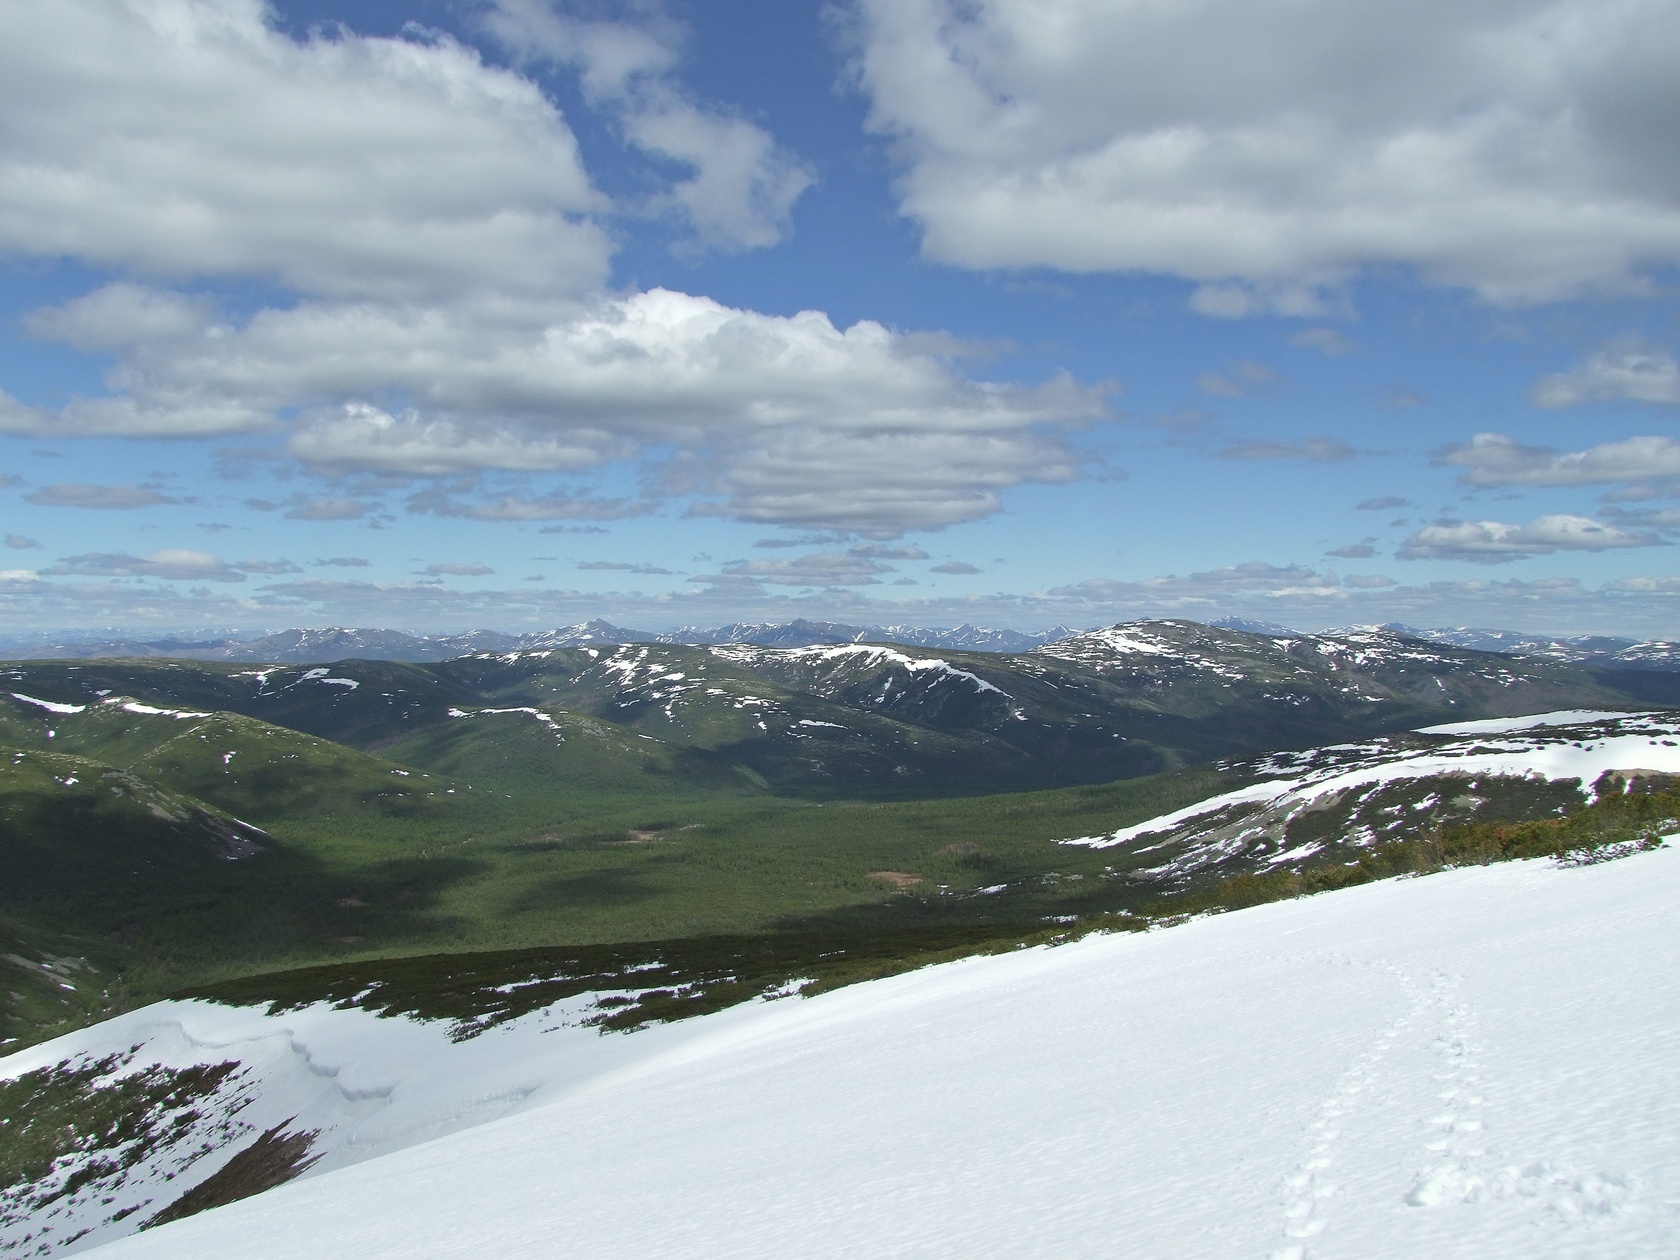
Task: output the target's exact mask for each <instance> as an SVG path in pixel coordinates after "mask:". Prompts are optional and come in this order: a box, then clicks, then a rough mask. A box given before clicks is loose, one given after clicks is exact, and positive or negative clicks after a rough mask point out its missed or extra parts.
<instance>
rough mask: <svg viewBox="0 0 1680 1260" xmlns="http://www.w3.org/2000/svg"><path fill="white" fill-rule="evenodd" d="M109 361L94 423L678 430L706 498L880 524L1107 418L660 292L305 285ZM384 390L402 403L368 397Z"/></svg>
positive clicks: (352, 444)
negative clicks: (346, 296)
mask: <svg viewBox="0 0 1680 1260" xmlns="http://www.w3.org/2000/svg"><path fill="white" fill-rule="evenodd" d="M124 302H125V303H126V304H128V305H130V306H133V305H136V303H135V302H134V301H133V300H132V298H131V297H130V296H129V295H126V294H125V296H124ZM83 304H87V305H88V306H90V307H96V308H97V307H100V306H101V299H100V297H99V295H98V294H95V295H92V296H91V297H90V298H88V299H79V300H78V302H76V303H72V304H70V308H75V310H74V311H73V312H72V313H71V314H66V315H64V316H62V317H61V316H60V315H58V314H57V313H53V314H50V315H48V314H43V315H42V316H41V317H40V318H39V320H38V322H39V323H40V324H41V326H43V327H45V326H49V325H52V326H58V324H56V323H55V321H59V320H60V319H61V318H62V320H63V322H64V323H66V324H68V323H75V322H76V321H77V320H79V319H80V318H81V316H80V314H79V311H80V309H81V308H82V306H83ZM70 308H66V309H67V310H69V309H70ZM117 379H118V380H119V381H120V382H121V383H122V384H123V385H124V386H125V387H126V389H127V391H128V392H127V394H126V395H124V396H123V397H122V398H121V399H119V400H118V402H117V404H114V405H113V406H111V407H110V408H107V409H106V410H105V411H103V412H101V413H100V415H101V416H102V417H103V418H104V420H107V421H110V422H111V427H109V428H107V427H103V425H102V426H101V427H99V428H98V429H97V430H96V431H106V432H118V433H125V434H131V435H142V434H150V433H158V432H162V433H173V432H176V431H177V430H176V429H175V427H174V423H173V420H172V419H171V417H173V416H175V415H177V414H179V413H182V412H184V413H186V414H189V415H192V416H195V417H202V416H207V415H213V414H217V413H225V414H226V415H227V416H228V420H227V428H226V431H229V432H237V431H240V430H244V429H248V428H252V427H276V426H279V425H280V424H281V420H280V419H279V416H278V413H279V412H280V411H282V410H283V409H286V408H289V407H301V408H302V409H303V414H302V418H301V419H299V420H298V421H296V422H295V424H294V425H293V427H292V429H291V433H290V438H289V449H290V451H291V452H292V454H294V455H296V456H297V457H298V458H300V459H302V460H305V461H306V462H308V463H311V464H314V465H317V466H319V467H322V468H326V469H332V470H340V471H342V470H369V471H376V472H382V473H395V474H399V475H406V476H422V477H440V476H446V475H451V474H456V473H462V472H478V471H485V470H507V471H515V472H530V471H579V470H583V469H587V468H592V467H596V466H599V465H601V464H604V463H607V462H610V461H613V460H623V459H628V458H634V457H636V456H638V455H639V454H641V453H643V452H645V451H647V450H649V449H650V448H655V447H665V448H672V447H674V448H677V449H680V450H682V451H684V452H686V453H687V455H686V457H685V458H684V459H683V460H680V461H679V463H678V465H676V466H674V467H673V469H672V470H671V474H670V476H668V477H667V478H666V480H667V481H669V482H670V483H671V486H672V487H676V486H677V485H678V483H679V482H680V483H681V486H682V490H683V492H684V493H697V494H700V495H701V496H702V497H704V498H705V499H706V500H707V501H708V502H709V503H710V505H711V506H710V507H709V508H707V509H705V510H712V511H722V512H727V513H728V514H730V515H734V516H738V517H740V518H742V519H746V520H752V521H759V522H763V523H773V524H794V525H806V526H815V527H830V528H841V529H848V530H858V531H861V532H869V533H872V534H882V533H885V534H894V533H898V532H901V531H902V530H904V529H907V528H937V527H939V526H942V525H949V524H952V523H954V522H957V521H963V520H971V519H974V518H975V517H979V516H984V515H987V514H988V513H990V512H993V511H996V510H997V508H998V506H999V499H998V493H999V492H1000V491H1001V490H1004V489H1006V488H1008V487H1010V486H1014V485H1019V484H1021V483H1022V482H1027V481H1065V480H1068V479H1071V478H1072V477H1074V476H1076V475H1077V474H1078V471H1079V469H1078V463H1077V460H1076V459H1075V457H1074V456H1073V455H1072V454H1071V452H1070V451H1069V450H1068V448H1067V446H1066V444H1065V441H1064V440H1063V438H1062V437H1061V436H1060V435H1059V433H1058V432H1057V429H1058V426H1062V425H1066V424H1068V423H1080V422H1086V421H1090V420H1094V419H1098V418H1100V417H1102V416H1104V415H1105V414H1106V409H1105V405H1104V403H1103V400H1102V395H1101V393H1100V392H1099V391H1098V390H1095V389H1091V388H1087V387H1083V386H1080V385H1078V384H1076V383H1074V382H1072V381H1070V380H1067V379H1065V378H1061V379H1056V380H1052V381H1050V382H1048V383H1047V384H1044V385H1041V386H1038V387H1036V388H1026V387H1020V386H1006V385H988V384H982V383H975V382H972V381H969V380H966V379H964V378H962V377H961V376H958V375H956V374H955V373H954V372H953V371H952V369H951V367H950V365H949V364H948V363H947V362H945V361H944V360H943V359H941V358H939V357H936V356H933V355H930V354H926V353H921V352H917V351H914V350H912V349H910V348H909V347H908V346H907V345H906V344H905V340H904V338H902V337H901V336H900V335H899V334H897V333H894V332H891V331H889V330H887V329H886V328H883V327H882V326H881V325H879V324H876V323H873V322H871V321H867V320H866V321H861V322H859V323H857V324H854V325H852V326H851V327H850V328H846V329H839V328H836V327H835V326H834V325H833V324H832V323H830V322H829V320H828V319H827V317H826V316H824V315H822V314H821V313H820V312H816V311H805V312H802V313H800V314H798V315H793V316H770V315H761V314H757V313H755V312H752V311H741V310H735V309H732V308H729V307H726V306H723V305H721V304H719V303H717V302H714V301H711V300H710V299H707V298H699V297H692V296H689V295H686V294H681V293H674V292H670V291H668V290H663V289H656V290H652V291H649V292H646V293H640V294H636V295H633V296H632V297H629V298H622V299H619V298H614V299H601V300H599V301H597V302H595V303H593V304H591V305H590V306H589V307H587V308H585V309H581V310H580V309H578V308H576V307H564V308H559V309H558V310H556V309H554V308H548V307H533V306H528V305H517V306H511V307H498V308H495V309H488V308H486V307H484V306H482V305H477V304H467V305H464V306H462V307H459V308H453V307H427V308H407V307H387V306H375V305H370V304H356V305H345V304H335V303H302V304H299V305H298V306H296V307H294V308H292V309H290V310H283V311H282V310H265V311H261V312H259V313H258V314H257V315H255V316H253V317H252V318H251V319H249V320H248V321H247V322H246V323H245V324H244V325H242V326H239V325H233V324H212V325H207V326H203V327H200V328H199V329H197V330H195V331H194V332H193V333H192V334H191V335H186V336H171V337H170V338H168V339H160V340H148V341H143V342H141V343H139V344H138V345H135V346H133V347H132V348H131V350H130V353H129V356H128V357H127V358H126V359H124V360H123V361H122V363H121V365H120V367H119V369H118V371H117ZM390 394H397V395H406V396H408V397H409V398H411V399H414V400H415V405H413V406H411V407H408V408H405V409H402V410H399V411H395V412H393V411H390V410H386V409H384V408H382V407H380V406H377V405H375V404H373V403H371V402H368V401H365V400H366V399H367V398H369V397H376V396H384V395H390ZM89 414H91V413H90V411H89V409H88V408H86V407H84V408H82V409H81V410H80V411H76V410H74V409H72V410H71V411H67V412H66V414H65V415H64V416H63V417H62V419H61V420H59V421H58V422H57V423H58V425H59V426H61V427H69V426H72V425H74V424H76V423H78V421H79V420H85V418H86V417H87V416H88V415H89ZM150 417H162V418H163V419H162V422H161V424H154V423H153V422H152V420H151V419H150ZM508 518H509V519H535V517H534V516H531V515H521V514H520V512H519V511H518V510H511V509H510V512H509V513H508Z"/></svg>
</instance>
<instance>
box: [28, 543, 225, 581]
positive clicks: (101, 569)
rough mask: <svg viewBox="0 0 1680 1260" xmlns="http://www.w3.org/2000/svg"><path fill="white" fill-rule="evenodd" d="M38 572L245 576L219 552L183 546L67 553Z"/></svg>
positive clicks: (215, 578) (193, 578)
mask: <svg viewBox="0 0 1680 1260" xmlns="http://www.w3.org/2000/svg"><path fill="white" fill-rule="evenodd" d="M41 573H42V574H43V575H44V576H53V577H59V576H65V577H145V578H165V579H168V580H170V581H177V582H243V581H244V580H245V574H244V573H242V572H240V571H239V569H237V568H235V567H234V566H233V565H230V564H229V563H228V562H227V561H226V560H223V559H222V558H221V557H220V556H215V555H212V554H211V553H210V552H208V551H192V550H189V549H187V548H184V547H169V548H164V549H163V550H161V551H154V552H152V553H151V554H150V555H145V556H131V555H129V554H127V553H126V552H104V551H102V552H90V553H88V554H86V555H80V556H66V557H65V558H64V559H63V560H61V561H60V562H59V563H58V564H56V565H54V566H53V567H52V568H50V569H42V570H41Z"/></svg>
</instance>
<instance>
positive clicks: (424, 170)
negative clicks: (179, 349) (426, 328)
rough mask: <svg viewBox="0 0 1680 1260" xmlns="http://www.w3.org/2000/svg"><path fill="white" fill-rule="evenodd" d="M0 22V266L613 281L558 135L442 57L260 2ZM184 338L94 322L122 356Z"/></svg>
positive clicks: (77, 1) (440, 42) (313, 284)
mask: <svg viewBox="0 0 1680 1260" xmlns="http://www.w3.org/2000/svg"><path fill="white" fill-rule="evenodd" d="M5 7H6V23H5V24H6V32H7V38H6V40H5V42H4V45H3V46H0V113H3V114H4V116H5V118H6V119H7V123H8V126H7V127H6V130H5V135H4V138H3V140H0V207H3V209H0V248H5V249H8V250H11V251H15V252H22V253H28V254H34V255H40V256H62V257H71V258H77V259H80V260H82V261H84V262H88V263H91V264H93V265H95V266H102V267H114V268H120V269H123V270H126V271H130V272H133V273H136V274H140V275H146V276H154V277H196V276H205V275H223V276H253V275H254V276H260V277H264V278H267V279H270V280H274V281H277V282H279V283H281V284H284V285H287V286H290V287H293V288H295V289H299V290H302V291H305V292H310V293H318V294H319V293H327V294H334V295H338V296H341V297H345V298H356V299H365V298H369V297H382V298H391V297H393V296H404V297H414V296H418V295H428V294H429V295H437V294H440V293H448V294H457V293H459V292H461V291H462V290H482V289H484V288H485V287H486V286H491V287H493V289H494V291H496V292H499V293H526V294H532V295H543V296H545V297H547V296H552V295H553V294H554V293H556V292H561V293H575V292H580V291H587V290H589V289H592V288H593V287H594V286H595V285H597V284H598V283H599V282H600V280H601V278H602V277H603V276H604V274H605V270H606V263H607V255H608V244H607V240H606V237H605V235H604V234H603V233H602V231H601V230H600V229H599V228H598V227H597V226H595V225H594V224H593V223H592V222H590V221H589V218H588V216H589V215H590V214H591V213H592V212H594V211H598V210H600V209H602V208H604V204H605V203H604V201H603V199H602V198H601V197H600V195H599V194H598V193H596V192H595V191H594V189H593V188H592V187H591V186H590V182H589V178H588V176H587V175H586V174H585V172H584V169H583V167H582V165H581V163H580V162H579V160H578V153H577V145H576V142H575V140H574V138H573V136H572V133H571V131H570V129H569V128H568V127H567V126H566V123H565V121H564V120H563V119H562V118H561V117H560V114H559V112H558V111H557V110H556V109H555V108H554V107H553V105H551V104H550V103H549V102H548V101H547V100H546V99H545V98H544V97H543V94H542V93H541V92H540V91H539V90H538V89H537V87H536V85H535V84H533V83H532V82H530V81H529V80H527V79H525V78H523V77H521V76H519V75H517V74H515V73H512V72H510V71H506V70H499V69H496V68H494V67H491V66H487V65H486V64H484V62H483V61H482V60H481V58H480V57H479V56H478V54H477V53H476V52H475V51H473V50H472V49H470V48H467V47H464V46H462V45H461V44H459V43H457V42H455V41H454V40H452V39H450V38H448V37H447V36H442V35H435V34H428V35H426V36H424V37H412V38H409V37H404V38H396V39H374V38H367V37H364V36H359V35H355V34H351V33H349V32H345V31H343V30H337V31H334V32H331V33H320V34H316V35H314V36H311V37H310V38H308V39H306V40H304V41H302V42H299V41H296V40H293V39H290V38H288V37H287V36H286V35H284V34H282V33H280V32H278V31H276V30H274V29H273V28H272V27H270V26H269V25H268V24H267V22H266V21H265V12H264V6H263V5H262V4H261V3H259V0H226V2H225V3H217V4H208V3H203V2H202V0H113V2H110V3H94V2H93V0H62V2H59V3H54V4H50V5H36V4H28V3H9V4H7V5H6V6H5ZM370 175H372V176H373V177H372V178H370ZM109 305H110V306H112V307H113V308H114V307H115V306H116V305H117V304H116V303H115V302H112V303H109ZM179 314H180V313H179V311H171V310H170V308H169V307H168V305H167V304H158V303H153V304H152V305H151V306H150V307H149V308H148V306H147V304H146V303H145V302H140V303H131V304H130V305H129V308H128V309H127V310H125V311H119V310H115V309H111V310H107V311H106V313H105V315H106V318H107V319H110V320H127V321H129V323H130V325H131V327H130V328H129V334H130V335H132V334H133V333H134V331H135V329H134V328H133V327H132V324H133V322H134V321H136V320H141V321H145V320H150V321H154V324H156V323H157V322H162V323H165V324H166V323H167V322H168V321H169V320H171V319H176V318H179ZM156 330H157V329H156V328H155V327H154V331H156ZM88 335H93V334H91V333H90V334H88Z"/></svg>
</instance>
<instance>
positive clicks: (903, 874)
mask: <svg viewBox="0 0 1680 1260" xmlns="http://www.w3.org/2000/svg"><path fill="white" fill-rule="evenodd" d="M869 878H870V879H874V880H879V881H880V882H881V883H883V884H891V885H892V886H893V887H894V888H914V887H915V886H916V885H917V884H919V883H921V882H922V877H921V876H920V875H916V874H914V873H912V872H910V871H870V872H869Z"/></svg>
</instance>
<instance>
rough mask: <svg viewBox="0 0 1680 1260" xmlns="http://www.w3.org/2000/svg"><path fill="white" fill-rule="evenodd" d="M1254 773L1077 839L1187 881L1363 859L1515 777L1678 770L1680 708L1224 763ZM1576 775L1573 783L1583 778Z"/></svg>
mask: <svg viewBox="0 0 1680 1260" xmlns="http://www.w3.org/2000/svg"><path fill="white" fill-rule="evenodd" d="M1225 768H1227V769H1230V770H1235V771H1237V772H1239V773H1240V774H1241V775H1242V776H1243V777H1248V776H1250V775H1252V776H1254V778H1255V781H1254V782H1253V783H1251V784H1249V785H1247V786H1245V787H1242V788H1238V789H1237V790H1235V791H1232V792H1227V793H1223V794H1221V795H1219V796H1215V797H1211V798H1210V799H1208V800H1205V801H1202V802H1200V803H1199V804H1196V805H1191V806H1187V807H1186V808H1184V809H1180V810H1176V811H1174V812H1173V813H1171V814H1167V815H1164V816H1162V817H1160V818H1156V819H1153V820H1151V821H1149V822H1145V823H1139V824H1137V825H1135V826H1131V827H1124V828H1121V829H1120V830H1118V831H1115V832H1112V833H1110V834H1107V835H1101V836H1084V837H1079V838H1076V839H1071V840H1068V841H1066V843H1068V844H1080V845H1089V846H1092V847H1094V848H1119V847H1122V846H1124V847H1125V848H1127V849H1128V850H1129V851H1130V852H1132V853H1134V854H1135V853H1151V852H1153V853H1156V854H1159V855H1160V859H1161V861H1160V863H1159V864H1158V865H1155V866H1151V867H1148V868H1145V869H1144V870H1143V871H1141V872H1139V875H1140V876H1143V877H1149V878H1155V879H1163V880H1168V881H1176V882H1182V881H1184V880H1185V879H1187V878H1188V877H1189V876H1191V875H1192V874H1194V873H1196V872H1199V871H1203V870H1206V869H1208V868H1210V867H1229V868H1231V869H1253V868H1259V869H1267V868H1275V867H1297V868H1298V867H1300V866H1302V865H1304V864H1305V863H1307V862H1308V861H1310V860H1317V861H1323V860H1324V859H1325V857H1326V856H1327V855H1328V854H1335V855H1337V856H1342V855H1345V856H1348V857H1357V856H1358V853H1359V851H1360V850H1361V849H1367V848H1369V847H1370V846H1372V845H1375V844H1378V843H1381V842H1382V841H1384V840H1388V839H1392V838H1394V837H1395V836H1397V835H1406V834H1410V833H1412V832H1415V831H1416V830H1418V828H1419V826H1420V824H1428V825H1435V826H1440V825H1444V824H1447V823H1450V822H1456V821H1462V820H1464V819H1466V818H1469V817H1471V816H1473V815H1474V814H1475V813H1476V811H1477V808H1478V807H1479V806H1481V805H1485V804H1486V803H1487V801H1488V799H1489V798H1490V797H1492V796H1493V795H1494V794H1495V793H1496V792H1499V791H1502V790H1509V787H1510V782H1509V781H1511V780H1518V781H1524V780H1534V781H1544V782H1550V783H1560V784H1569V785H1570V787H1569V789H1568V791H1567V793H1566V795H1564V796H1561V797H1560V798H1559V808H1560V809H1561V807H1562V806H1563V805H1565V804H1573V803H1579V802H1580V800H1581V797H1582V796H1584V797H1585V798H1586V799H1587V800H1588V801H1590V800H1591V799H1592V797H1593V796H1594V795H1595V792H1596V790H1597V788H1596V785H1597V784H1598V783H1599V782H1600V780H1601V779H1602V778H1603V776H1605V775H1606V774H1613V775H1616V776H1618V777H1616V778H1614V779H1613V780H1612V782H1613V783H1614V784H1615V785H1616V787H1617V788H1619V789H1622V790H1625V788H1626V786H1627V784H1628V782H1629V780H1630V778H1634V777H1637V776H1638V774H1639V773H1640V772H1646V773H1650V774H1659V775H1673V774H1680V714H1677V713H1674V712H1672V711H1670V712H1662V713H1634V714H1625V713H1602V712H1561V713H1545V714H1536V715H1532V716H1529V717H1524V718H1496V719H1490V720H1486V721H1478V722H1458V723H1449V724H1447V725H1444V726H1436V727H1425V728H1423V729H1422V730H1420V731H1417V732H1414V733H1411V734H1409V735H1406V736H1390V737H1384V738H1380V739H1374V740H1368V741H1364V742H1361V743H1357V744H1338V745H1334V746H1331V747H1326V748H1315V749H1311V750H1309V751H1307V752H1300V753H1292V752H1280V753H1273V754H1271V755H1269V756H1266V757H1260V758H1256V759H1254V760H1252V761H1250V762H1248V763H1245V764H1242V765H1240V766H1238V765H1230V766H1227V767H1225ZM1577 784H1578V785H1579V786H1578V787H1576V786H1575V785H1577Z"/></svg>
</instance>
